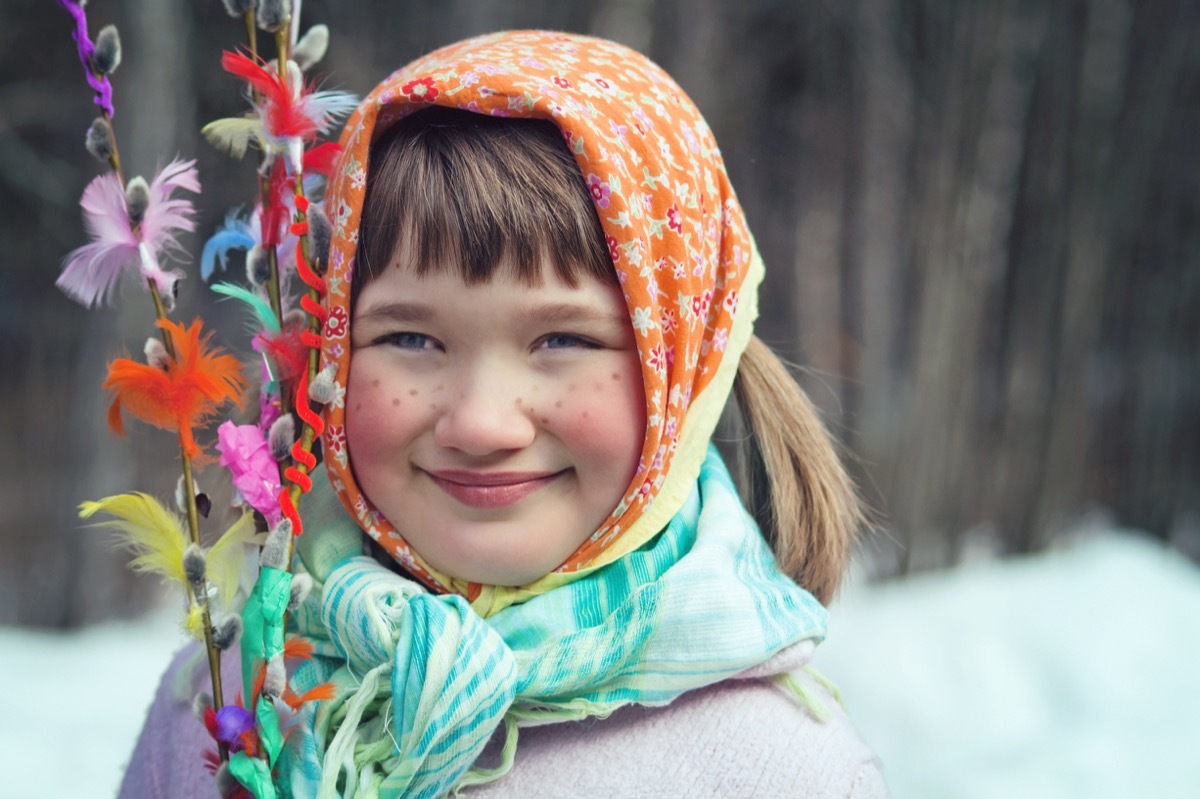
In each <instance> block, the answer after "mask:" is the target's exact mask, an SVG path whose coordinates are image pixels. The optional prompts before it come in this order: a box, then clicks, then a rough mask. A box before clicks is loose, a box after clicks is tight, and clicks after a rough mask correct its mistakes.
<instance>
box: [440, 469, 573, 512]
mask: <svg viewBox="0 0 1200 799" xmlns="http://www.w3.org/2000/svg"><path fill="white" fill-rule="evenodd" d="M425 473H426V474H428V475H429V478H430V479H431V480H433V482H434V483H436V484H437V487H438V488H440V489H442V490H443V491H445V492H446V493H447V494H449V495H450V496H451V497H453V498H454V499H456V500H458V501H459V502H461V503H462V504H464V505H468V506H470V507H472V508H504V507H508V506H509V505H513V504H515V503H517V502H519V501H520V500H522V499H524V498H525V497H527V496H529V495H530V494H532V493H533V492H534V491H537V490H538V489H539V488H541V487H542V486H545V485H548V484H549V483H550V482H551V481H552V480H554V479H555V478H556V477H558V476H559V475H560V474H562V472H553V473H551V474H546V473H545V472H464V471H442V472H425Z"/></svg>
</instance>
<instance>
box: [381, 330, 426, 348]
mask: <svg viewBox="0 0 1200 799" xmlns="http://www.w3.org/2000/svg"><path fill="white" fill-rule="evenodd" d="M378 343H380V344H390V345H391V346H393V347H398V348H400V349H402V350H426V349H432V348H433V346H434V343H433V339H432V338H430V337H429V336H427V335H425V334H424V333H410V332H407V331H403V332H399V333H388V334H387V335H386V336H380V337H379V339H378Z"/></svg>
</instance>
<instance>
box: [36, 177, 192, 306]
mask: <svg viewBox="0 0 1200 799" xmlns="http://www.w3.org/2000/svg"><path fill="white" fill-rule="evenodd" d="M177 189H185V190H187V191H192V192H198V191H200V181H199V177H198V175H197V173H196V169H195V161H181V160H179V159H175V160H174V161H172V162H171V163H169V164H167V166H166V167H164V168H163V169H162V170H160V171H159V173H158V174H157V175H155V177H154V180H153V181H152V182H151V184H150V203H149V205H148V206H147V208H146V214H145V216H144V217H143V219H142V224H141V225H140V226H139V227H138V229H137V230H136V231H135V230H134V229H133V226H132V225H131V224H130V223H129V211H128V210H127V209H126V206H125V192H124V190H123V189H122V187H121V181H120V178H118V177H117V175H116V174H115V173H112V172H109V173H106V174H103V175H100V176H99V177H97V178H95V179H93V180H92V182H91V183H89V184H88V186H87V188H86V189H84V190H83V198H82V200H80V206H81V207H82V209H83V223H84V227H85V228H86V229H87V232H88V235H89V236H91V238H92V241H91V242H89V243H88V244H85V245H83V246H82V247H79V248H78V249H76V250H73V251H71V253H70V254H68V255H67V257H66V260H65V263H64V266H63V271H62V274H61V275H59V277H58V280H57V281H56V282H55V285H56V286H58V287H59V288H60V289H61V290H62V291H63V292H64V293H65V294H66V295H67V296H69V297H70V298H71V299H73V300H75V301H76V302H79V303H80V304H82V305H85V306H87V307H89V308H90V307H92V306H94V305H96V304H97V303H104V304H111V303H112V299H113V293H114V291H115V289H116V285H117V281H118V280H119V279H120V277H121V274H122V273H123V272H125V271H126V270H129V269H132V268H137V269H138V270H139V271H140V272H141V273H142V274H143V275H145V276H146V277H148V278H151V279H152V280H153V281H154V284H155V286H156V287H157V288H158V290H159V291H160V292H167V291H169V290H170V288H171V286H172V285H173V284H174V282H175V281H176V280H178V279H179V278H180V277H182V273H180V272H179V271H177V270H172V271H164V270H163V269H162V268H161V266H159V256H160V255H163V254H164V253H175V252H178V251H179V250H180V249H181V247H180V244H179V240H178V238H177V234H178V233H180V232H185V231H186V232H190V231H192V230H194V229H195V222H194V221H193V220H192V215H193V214H194V213H195V210H194V208H193V207H192V203H191V202H190V201H189V200H185V199H182V198H176V197H173V196H172V195H173V194H174V192H175V191H176V190H177ZM143 243H144V244H145V245H146V247H145V248H144V249H142V248H141V245H142V244H143Z"/></svg>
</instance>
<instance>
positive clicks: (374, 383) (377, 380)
mask: <svg viewBox="0 0 1200 799" xmlns="http://www.w3.org/2000/svg"><path fill="white" fill-rule="evenodd" d="M371 385H372V386H374V387H375V388H379V378H375V379H374V380H372V381H371Z"/></svg>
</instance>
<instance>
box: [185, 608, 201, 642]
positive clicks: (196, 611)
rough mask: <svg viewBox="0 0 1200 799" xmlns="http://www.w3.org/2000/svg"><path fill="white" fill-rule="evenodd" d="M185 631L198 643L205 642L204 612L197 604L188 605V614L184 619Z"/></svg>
mask: <svg viewBox="0 0 1200 799" xmlns="http://www.w3.org/2000/svg"><path fill="white" fill-rule="evenodd" d="M183 631H184V632H185V633H187V634H188V635H190V636H191V637H192V638H195V639H196V640H197V641H203V640H204V616H203V611H202V610H201V608H200V606H199V605H198V604H196V603H195V602H190V603H189V604H188V611H187V614H186V615H185V616H184V617H183Z"/></svg>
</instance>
